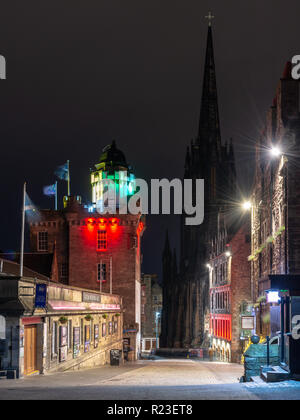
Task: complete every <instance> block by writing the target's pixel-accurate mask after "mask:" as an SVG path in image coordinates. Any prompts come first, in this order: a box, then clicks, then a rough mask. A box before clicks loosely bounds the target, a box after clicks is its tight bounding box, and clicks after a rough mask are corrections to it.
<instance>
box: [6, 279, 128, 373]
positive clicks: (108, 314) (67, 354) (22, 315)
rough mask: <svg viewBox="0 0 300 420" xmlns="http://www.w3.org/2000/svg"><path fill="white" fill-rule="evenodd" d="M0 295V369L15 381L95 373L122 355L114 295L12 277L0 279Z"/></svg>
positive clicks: (119, 302) (120, 321)
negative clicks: (85, 371)
mask: <svg viewBox="0 0 300 420" xmlns="http://www.w3.org/2000/svg"><path fill="white" fill-rule="evenodd" d="M2 293H3V294H2ZM0 295H1V296H2V297H1V301H0V316H1V325H2V327H1V336H3V338H2V339H1V342H2V344H3V343H5V345H2V346H1V348H4V349H5V351H4V352H3V353H2V354H0V358H1V369H3V370H6V371H13V372H15V374H14V375H13V376H15V377H22V376H28V375H34V374H39V373H44V374H45V373H48V372H51V373H52V372H56V371H66V370H77V369H80V368H87V367H95V366H99V365H103V364H106V363H110V351H111V350H112V349H113V350H121V351H122V348H123V311H122V300H121V298H120V297H119V296H117V295H110V294H104V293H98V292H95V291H90V290H87V289H80V288H76V287H69V286H65V285H60V284H57V283H50V282H47V283H46V282H42V281H40V280H36V279H31V278H26V279H25V278H22V279H19V278H18V277H12V276H10V277H7V278H4V277H2V278H1V279H0ZM3 325H5V330H4V331H2V330H3ZM121 359H122V360H123V355H122V358H121Z"/></svg>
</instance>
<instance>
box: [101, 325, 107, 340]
mask: <svg viewBox="0 0 300 420" xmlns="http://www.w3.org/2000/svg"><path fill="white" fill-rule="evenodd" d="M105 336H106V324H102V337H105Z"/></svg>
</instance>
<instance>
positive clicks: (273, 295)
mask: <svg viewBox="0 0 300 420" xmlns="http://www.w3.org/2000/svg"><path fill="white" fill-rule="evenodd" d="M279 301H280V295H279V290H268V291H267V302H268V303H278V302H279Z"/></svg>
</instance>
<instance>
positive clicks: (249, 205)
mask: <svg viewBox="0 0 300 420" xmlns="http://www.w3.org/2000/svg"><path fill="white" fill-rule="evenodd" d="M251 208H252V203H251V201H245V202H244V203H243V209H244V210H250V209H251Z"/></svg>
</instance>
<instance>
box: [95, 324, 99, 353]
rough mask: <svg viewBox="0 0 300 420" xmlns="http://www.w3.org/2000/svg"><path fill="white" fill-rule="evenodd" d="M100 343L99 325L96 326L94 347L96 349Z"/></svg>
mask: <svg viewBox="0 0 300 420" xmlns="http://www.w3.org/2000/svg"><path fill="white" fill-rule="evenodd" d="M98 344H99V325H98V324H97V325H95V326H94V347H95V349H96V348H97V347H98Z"/></svg>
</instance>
